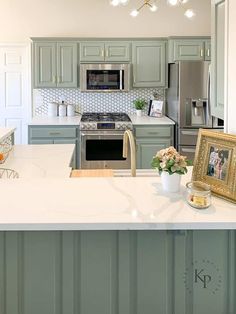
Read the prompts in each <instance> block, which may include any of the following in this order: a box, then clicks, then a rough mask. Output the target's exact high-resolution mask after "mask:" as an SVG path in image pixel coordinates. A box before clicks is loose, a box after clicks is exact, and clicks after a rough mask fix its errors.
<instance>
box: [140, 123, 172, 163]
mask: <svg viewBox="0 0 236 314" xmlns="http://www.w3.org/2000/svg"><path fill="white" fill-rule="evenodd" d="M135 137H136V146H137V168H139V169H150V168H151V162H152V158H153V156H155V155H156V153H157V151H159V150H161V149H164V148H167V147H169V146H171V145H173V126H172V125H165V126H135Z"/></svg>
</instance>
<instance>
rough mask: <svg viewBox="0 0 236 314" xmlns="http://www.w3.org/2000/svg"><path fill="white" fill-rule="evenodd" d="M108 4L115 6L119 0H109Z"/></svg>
mask: <svg viewBox="0 0 236 314" xmlns="http://www.w3.org/2000/svg"><path fill="white" fill-rule="evenodd" d="M110 4H111V5H113V7H117V6H118V5H119V4H120V0H111V1H110Z"/></svg>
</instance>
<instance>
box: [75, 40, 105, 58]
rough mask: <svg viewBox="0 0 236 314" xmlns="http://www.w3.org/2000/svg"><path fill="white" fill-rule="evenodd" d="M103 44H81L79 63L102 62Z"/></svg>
mask: <svg viewBox="0 0 236 314" xmlns="http://www.w3.org/2000/svg"><path fill="white" fill-rule="evenodd" d="M104 60H105V57H104V43H103V42H81V43H80V61H104Z"/></svg>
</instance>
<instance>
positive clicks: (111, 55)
mask: <svg viewBox="0 0 236 314" xmlns="http://www.w3.org/2000/svg"><path fill="white" fill-rule="evenodd" d="M105 60H106V61H109V62H115V61H120V62H123V61H130V44H129V43H124V42H110V43H105Z"/></svg>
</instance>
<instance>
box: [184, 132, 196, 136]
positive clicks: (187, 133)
mask: <svg viewBox="0 0 236 314" xmlns="http://www.w3.org/2000/svg"><path fill="white" fill-rule="evenodd" d="M180 133H181V134H183V135H190V136H191V135H193V136H197V135H198V131H180Z"/></svg>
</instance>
